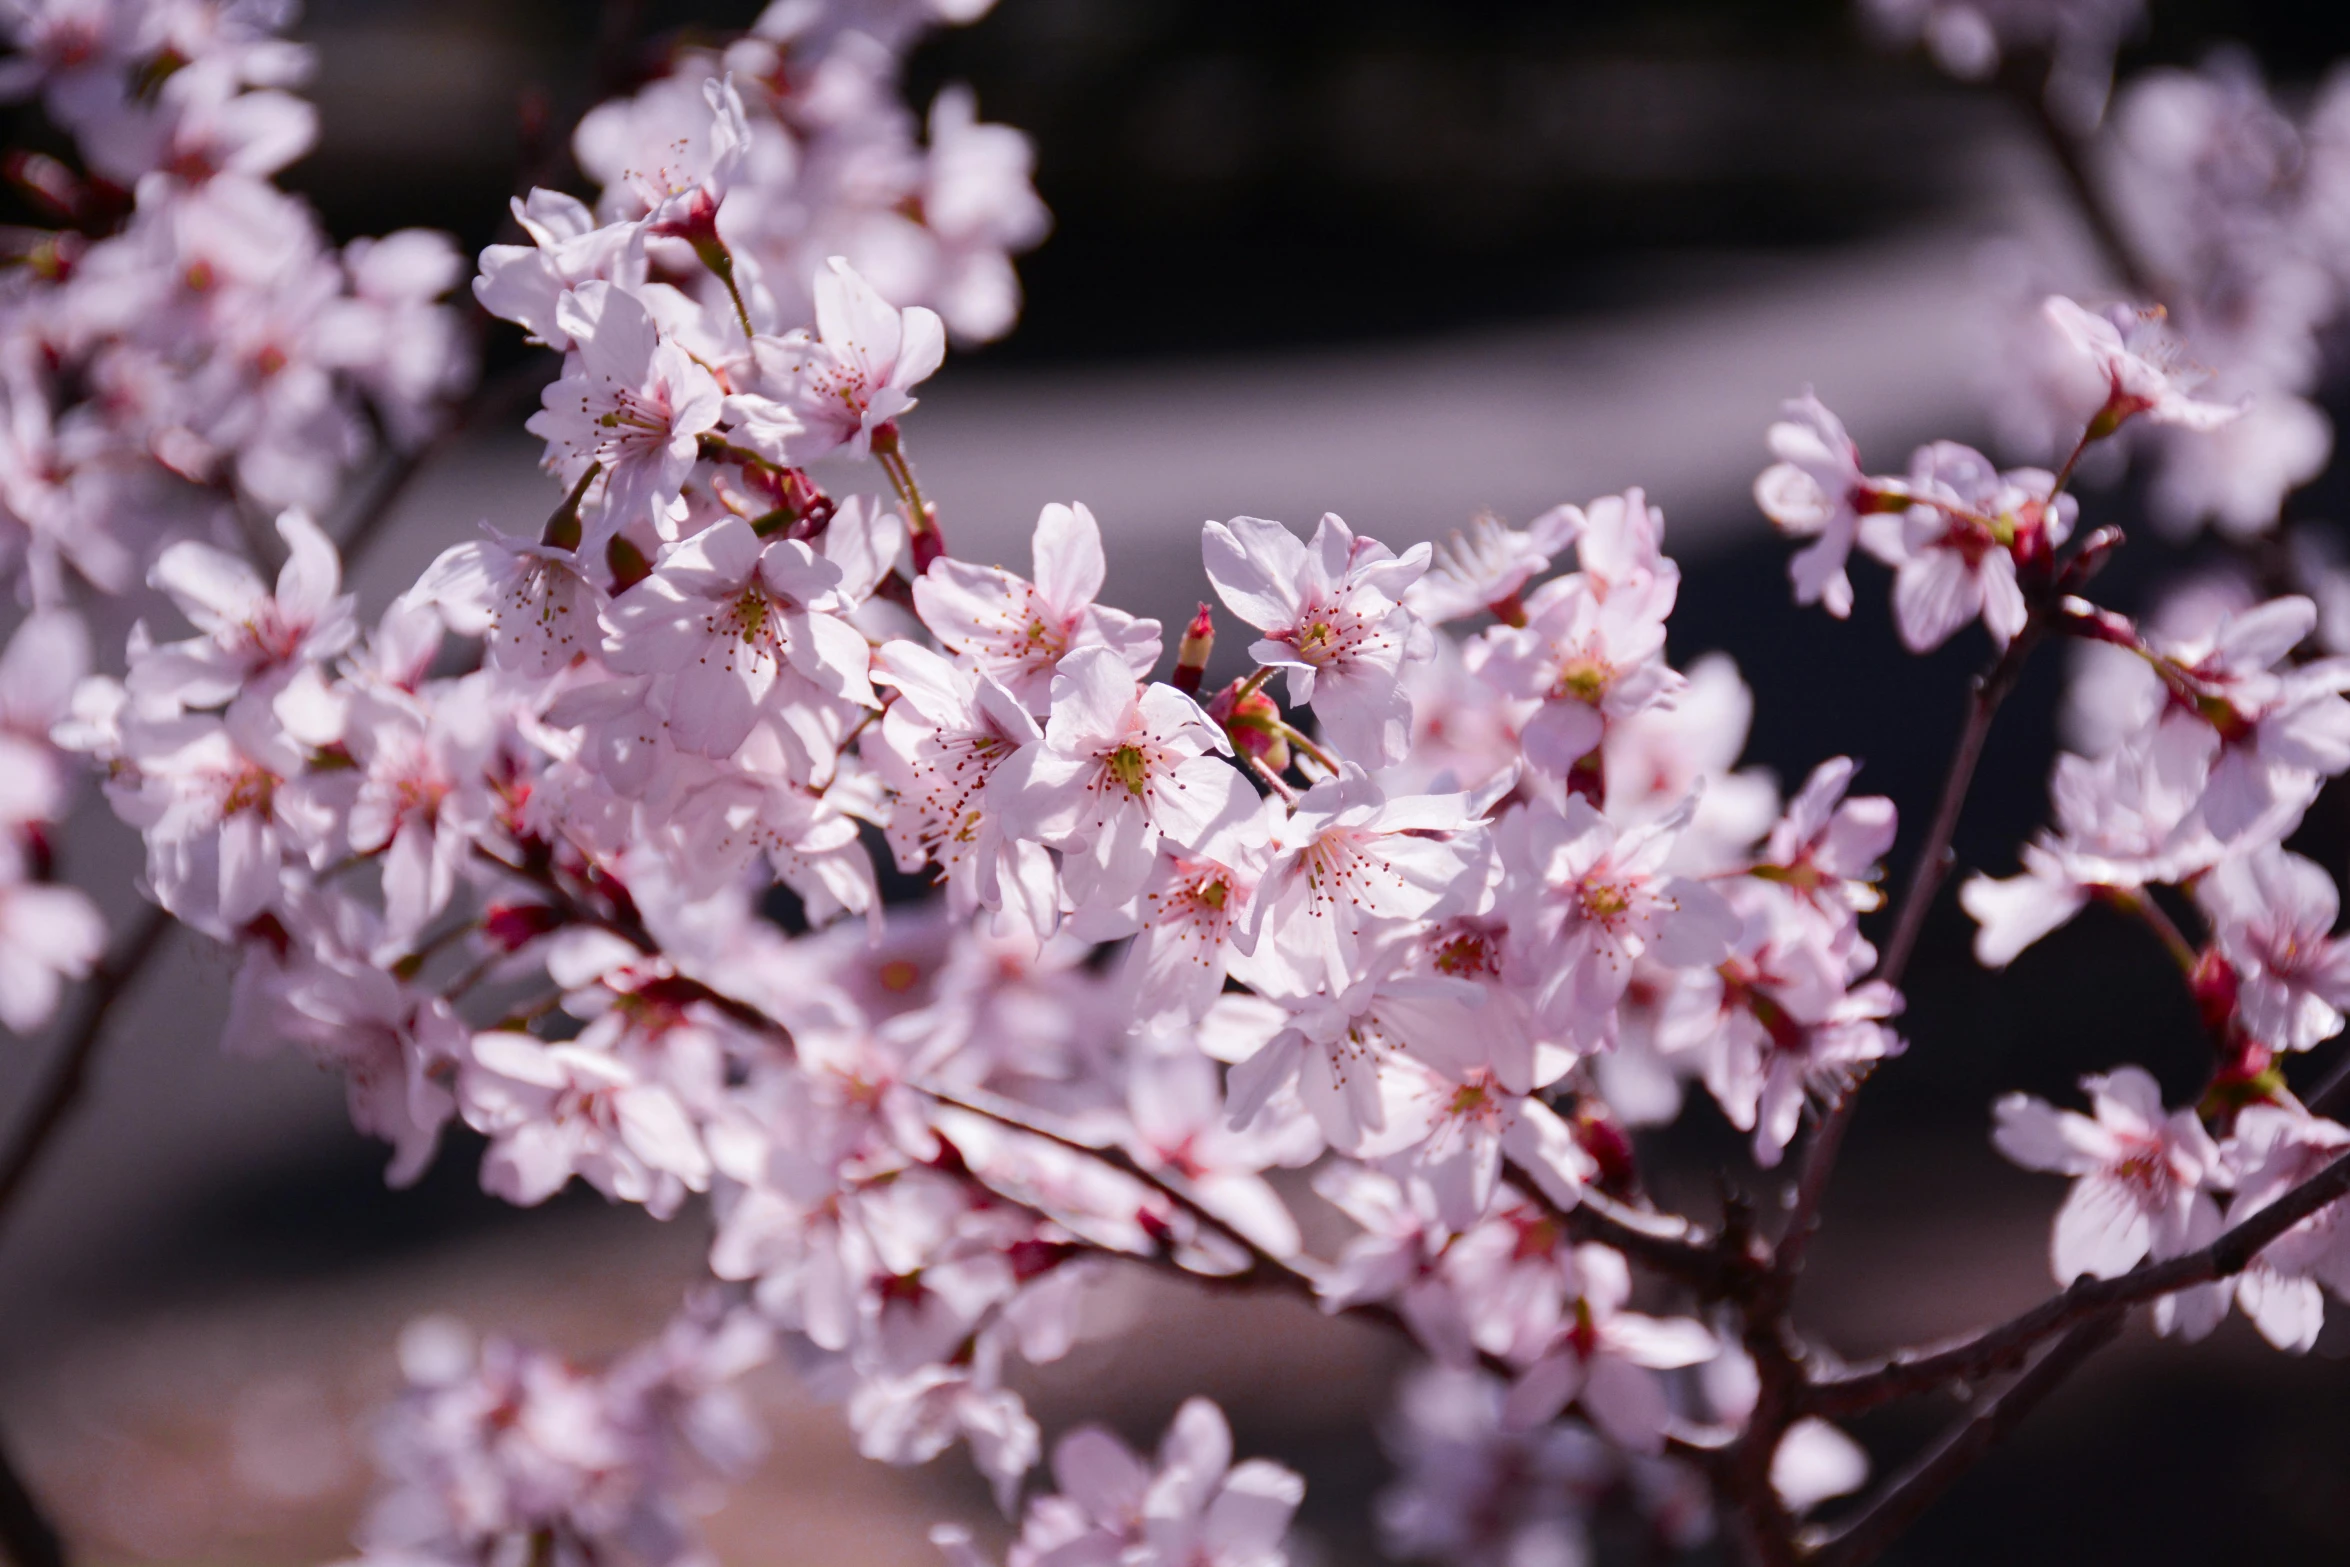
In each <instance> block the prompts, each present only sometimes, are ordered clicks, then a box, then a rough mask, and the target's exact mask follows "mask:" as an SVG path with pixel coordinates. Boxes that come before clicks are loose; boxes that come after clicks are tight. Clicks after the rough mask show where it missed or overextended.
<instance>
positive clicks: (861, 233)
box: [540, 0, 1051, 342]
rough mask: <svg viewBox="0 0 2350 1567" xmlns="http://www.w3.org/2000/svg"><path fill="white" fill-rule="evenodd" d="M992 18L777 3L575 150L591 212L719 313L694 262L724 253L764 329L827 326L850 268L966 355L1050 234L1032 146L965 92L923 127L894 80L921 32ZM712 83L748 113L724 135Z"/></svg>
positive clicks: (863, 0)
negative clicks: (835, 292) (640, 240)
mask: <svg viewBox="0 0 2350 1567" xmlns="http://www.w3.org/2000/svg"><path fill="white" fill-rule="evenodd" d="M987 8H988V4H987V0H980V3H978V4H973V3H971V0H929V3H925V0H857V3H834V4H824V5H812V4H808V3H806V0H774V3H773V4H770V5H769V6H768V7H767V8H766V10H765V11H763V12H762V13H761V14H760V16H759V18H758V20H757V21H755V22H753V23H752V24H751V27H750V28H749V30H748V31H747V32H745V33H744V34H743V35H742V36H741V37H739V38H737V39H735V40H734V41H732V42H731V43H729V44H727V45H726V46H725V47H724V48H723V49H711V48H706V47H695V46H688V47H681V48H679V49H677V50H676V51H674V52H673V54H672V55H671V57H670V58H669V59H668V61H667V62H666V69H665V71H664V72H663V73H662V74H661V75H659V76H657V77H656V78H655V79H654V80H653V81H652V82H651V83H649V84H648V85H647V86H645V87H643V88H642V89H640V90H639V91H637V92H636V93H635V94H633V95H631V96H628V97H623V98H615V99H612V100H610V101H608V102H606V103H603V104H601V105H599V106H597V107H596V108H595V109H594V110H592V111H590V113H589V114H588V115H587V116H586V118H584V119H583V120H581V121H580V124H579V129H578V131H577V132H576V133H575V134H574V136H573V138H572V148H573V152H574V154H575V155H576V156H577V158H578V160H579V164H580V167H581V168H582V169H584V170H586V171H587V173H588V175H589V177H590V178H591V179H593V180H594V181H595V182H596V183H597V184H598V185H600V186H602V187H603V193H602V195H601V197H600V198H599V199H598V200H597V201H596V203H595V204H594V205H595V209H596V214H597V215H598V216H600V217H602V218H604V219H605V220H607V221H609V220H612V219H618V218H650V219H651V220H652V221H651V222H650V223H649V224H648V226H647V228H646V230H645V235H646V239H647V244H646V251H647V255H648V259H649V260H650V262H651V263H652V265H653V266H654V267H656V268H658V269H662V270H665V271H668V272H672V273H676V274H681V275H683V276H685V277H687V278H689V279H692V280H693V281H692V282H691V283H690V284H689V286H690V287H691V288H693V289H694V291H695V292H697V293H698V294H699V295H700V298H701V303H702V304H703V305H704V306H706V307H711V308H712V309H713V310H714V311H715V312H716V313H718V314H723V313H724V310H723V307H724V305H725V299H724V298H723V290H724V289H725V288H726V287H727V286H729V283H728V281H727V280H725V279H722V278H719V277H716V276H713V275H712V274H711V273H709V272H707V271H705V270H704V269H703V268H702V267H701V266H700V265H698V264H697V259H696V258H697V257H698V256H700V255H702V254H704V253H707V252H709V251H710V250H711V246H712V241H713V240H715V241H716V242H717V244H718V245H719V246H721V247H722V249H723V253H724V254H725V255H727V256H729V257H731V258H732V265H733V268H734V269H735V275H734V277H733V278H732V280H731V286H733V287H735V288H738V289H739V290H740V291H741V294H742V298H743V302H744V304H745V305H746V306H747V307H748V308H749V310H750V319H751V321H752V322H754V323H755V324H756V325H757V327H758V328H759V329H760V330H763V331H781V330H784V329H786V328H789V327H795V326H805V325H808V324H809V323H810V322H812V321H813V320H814V318H815V310H816V284H817V282H818V281H819V279H821V278H822V277H823V276H824V274H825V269H826V263H827V262H828V261H829V260H830V258H832V257H834V256H843V257H846V258H847V259H848V261H849V263H850V264H851V265H852V266H853V267H855V269H856V270H857V272H858V273H859V274H860V275H862V276H864V277H866V278H869V279H871V280H872V281H873V283H874V285H875V286H876V287H877V288H879V289H880V291H881V292H882V293H883V294H884V295H885V296H886V297H888V298H889V299H890V300H892V301H894V302H895V303H897V304H899V305H925V306H928V307H930V308H931V309H933V310H936V311H937V312H938V314H939V316H940V317H941V319H942V320H944V322H945V323H946V327H947V330H948V331H949V332H951V333H953V334H954V336H955V338H956V340H957V341H959V342H984V341H986V340H988V339H991V338H997V337H1001V336H1003V335H1004V333H1006V332H1008V331H1010V330H1011V327H1012V323H1013V322H1014V320H1016V319H1017V318H1018V316H1019V313H1020V281H1019V278H1018V276H1017V275H1016V274H1015V273H1014V271H1013V269H1012V260H1011V258H1012V257H1013V256H1014V255H1016V254H1018V253H1019V252H1021V251H1023V250H1026V249H1028V248H1029V247H1030V246H1032V245H1034V244H1035V243H1036V242H1037V241H1038V240H1040V239H1042V238H1043V237H1044V234H1045V230H1046V229H1047V228H1048V227H1049V226H1050V222H1051V219H1050V215H1049V214H1048V213H1047V212H1046V210H1045V207H1044V203H1043V202H1041V201H1039V200H1038V199H1037V196H1036V192H1035V191H1034V190H1033V189H1032V188H1031V187H1030V184H1029V170H1030V166H1031V165H1032V163H1033V162H1034V156H1033V154H1032V153H1031V151H1030V149H1029V145H1028V139H1027V138H1026V137H1025V136H1023V135H1021V133H1020V132H1018V131H1016V130H1013V129H1012V128H1011V127H1009V126H1005V125H989V124H983V123H981V121H980V120H979V117H978V104H977V101H976V100H975V99H974V97H973V96H972V93H971V91H970V89H969V88H967V87H961V86H954V87H949V88H947V89H946V90H945V91H943V92H941V93H940V94H939V95H938V97H937V98H936V99H935V100H934V101H933V102H932V103H931V105H930V110H929V114H928V118H927V120H926V121H925V122H923V123H921V124H920V125H919V126H918V125H917V122H916V120H915V117H914V115H913V113H912V112H911V111H910V110H909V109H908V108H907V107H906V105H905V103H904V101H903V98H902V96H901V94H900V92H899V85H898V68H899V59H900V55H901V54H902V52H903V50H904V49H905V47H906V46H907V44H908V43H910V42H911V41H912V40H913V38H914V36H915V35H916V34H917V32H918V31H919V29H920V28H922V27H923V26H924V25H925V24H927V23H930V22H933V21H950V22H967V21H970V20H973V19H974V18H975V17H976V16H977V15H979V14H980V13H982V12H984V11H985V10H987ZM713 89H717V90H719V91H721V92H723V93H725V94H726V95H727V96H728V98H729V101H730V106H731V107H733V108H738V109H739V110H740V113H739V114H738V115H730V117H729V118H727V119H726V120H724V121H722V122H720V123H718V124H716V125H713V123H712V121H711V118H710V114H709V110H708V108H707V103H708V95H709V94H710V92H711V91H712V90H713ZM918 131H919V133H920V134H919V137H918V135H917V132H918ZM714 162H722V163H724V164H725V165H726V167H727V169H728V175H727V183H728V186H729V190H728V191H727V192H726V194H728V195H729V196H730V199H728V200H726V201H725V202H724V204H723V211H724V216H723V218H721V216H720V210H721V209H720V204H719V202H718V201H717V200H716V199H715V198H716V197H717V195H719V194H720V192H717V191H715V190H711V191H707V192H705V193H703V194H700V195H697V194H694V188H695V187H696V186H697V185H698V184H699V183H700V182H701V180H702V175H703V172H704V170H705V168H706V166H707V165H709V164H711V163H714ZM681 197H682V198H684V199H683V200H682V201H681V200H680V198H681ZM582 217H583V214H580V213H577V212H575V211H573V210H572V209H570V208H569V207H565V208H564V209H563V211H562V213H561V214H560V216H555V215H548V216H544V217H541V218H540V222H542V223H545V224H547V225H548V226H550V227H553V228H556V229H557V230H558V232H560V233H562V234H563V236H564V237H566V238H575V237H577V236H578V235H579V234H581V233H582V232H584V228H583V227H582V226H581V224H580V220H581V218H582ZM542 243H545V241H544V240H543V239H542Z"/></svg>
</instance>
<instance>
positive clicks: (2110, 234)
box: [2009, 81, 2164, 304]
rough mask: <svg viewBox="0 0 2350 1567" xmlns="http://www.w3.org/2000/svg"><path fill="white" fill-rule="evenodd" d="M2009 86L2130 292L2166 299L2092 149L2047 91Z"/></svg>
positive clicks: (2092, 234)
mask: <svg viewBox="0 0 2350 1567" xmlns="http://www.w3.org/2000/svg"><path fill="white" fill-rule="evenodd" d="M2009 87H2010V91H2011V93H2012V95H2013V96H2014V98H2015V99H2016V101H2017V103H2018V105H2019V106H2020V107H2021V108H2022V109H2023V111H2024V113H2025V115H2026V116H2027V117H2028V118H2030V120H2031V122H2032V127H2033V129H2035V130H2037V131H2038V132H2039V133H2040V143H2041V145H2042V146H2044V147H2046V148H2047V149H2048V155H2049V157H2050V158H2051V159H2053V160H2054V161H2055V163H2056V169H2057V172H2058V173H2059V174H2061V175H2063V176H2064V184H2065V190H2066V191H2067V192H2068V193H2069V194H2070V195H2071V196H2072V198H2073V205H2074V206H2075V207H2076V208H2078V209H2079V211H2080V214H2081V220H2082V221H2083V222H2085V223H2087V224H2088V225H2089V235H2090V237H2091V238H2092V239H2094V240H2095V241H2096V242H2097V248H2098V249H2099V250H2100V251H2101V252H2103V253H2104V256H2105V259H2106V261H2107V262H2108V263H2109V264H2110V265H2111V266H2112V267H2113V269H2114V271H2116V272H2118V273H2120V274H2121V278H2122V281H2123V282H2124V283H2126V284H2128V285H2129V288H2130V292H2131V293H2133V294H2136V295H2137V296H2138V297H2139V298H2141V299H2144V300H2146V301H2148V302H2150V303H2154V304H2161V303H2163V302H2164V299H2163V288H2162V284H2161V281H2160V280H2159V279H2157V278H2156V277H2155V276H2154V274H2153V271H2152V270H2151V269H2150V268H2149V267H2148V266H2147V265H2146V262H2145V260H2144V258H2143V257H2141V256H2140V255H2139V254H2138V247H2137V246H2136V245H2134V244H2132V243H2131V242H2130V236H2129V233H2128V231H2127V230H2126V229H2124V228H2123V226H2122V221H2121V215H2120V214H2119V213H2118V212H2116V211H2115V210H2114V206H2113V203H2112V202H2110V201H2108V200H2106V198H2105V192H2104V191H2102V190H2100V189H2099V188H2098V185H2097V179H2096V176H2095V175H2094V174H2093V173H2092V172H2091V171H2090V168H2089V158H2088V149H2087V148H2086V147H2084V146H2083V145H2082V142H2081V139H2080V138H2079V137H2077V136H2075V135H2074V134H2073V133H2072V132H2071V131H2069V130H2066V129H2065V128H2064V126H2063V125H2061V124H2059V123H2058V122H2057V119H2056V116H2055V115H2054V114H2052V113H2050V112H2049V109H2048V95H2047V93H2046V92H2044V91H2042V90H2040V89H2039V88H2036V87H2034V86H2031V85H2029V84H2026V83H2024V82H2021V81H2011V82H2010V84H2009Z"/></svg>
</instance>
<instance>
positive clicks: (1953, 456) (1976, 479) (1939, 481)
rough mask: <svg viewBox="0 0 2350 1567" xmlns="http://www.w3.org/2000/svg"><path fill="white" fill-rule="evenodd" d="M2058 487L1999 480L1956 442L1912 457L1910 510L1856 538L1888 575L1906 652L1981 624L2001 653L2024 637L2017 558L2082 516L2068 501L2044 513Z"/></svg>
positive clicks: (2029, 473) (2028, 473) (2060, 537)
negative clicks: (1889, 570) (2020, 634)
mask: <svg viewBox="0 0 2350 1567" xmlns="http://www.w3.org/2000/svg"><path fill="white" fill-rule="evenodd" d="M2055 483H2056V479H2055V475H2053V474H2048V473H2042V472H2040V471H2038V470H2036V469H2024V470H2019V471H2017V472H2015V473H2011V474H2002V473H2000V472H1999V471H1998V470H1997V469H1996V468H1994V467H1993V466H1992V465H1991V462H1990V459H1988V458H1986V457H1984V456H1983V455H1982V454H1981V453H1980V452H1977V451H1975V450H1973V449H1972V448H1971V447H1965V446H1961V445H1959V444H1958V443H1957V442H1955V441H1936V442H1934V443H1933V444H1932V445H1930V446H1922V447H1920V448H1918V451H1917V455H1916V456H1915V457H1913V458H1912V459H1911V461H1910V473H1909V492H1910V496H1911V504H1910V506H1909V508H1908V510H1906V511H1904V512H1902V513H1901V514H1900V515H1899V516H1898V517H1895V516H1892V515H1889V514H1888V515H1883V516H1878V517H1872V518H1870V519H1868V520H1867V522H1865V523H1863V525H1862V528H1861V536H1862V539H1863V541H1864V542H1865V543H1866V544H1868V546H1869V547H1870V549H1871V551H1872V552H1873V553H1875V554H1876V555H1878V556H1879V557H1880V558H1882V559H1883V560H1885V561H1886V562H1887V563H1888V564H1890V565H1891V566H1892V567H1893V568H1894V575H1893V615H1894V621H1895V623H1896V624H1897V625H1898V626H1899V628H1900V630H1901V640H1902V642H1903V643H1904V644H1905V645H1906V646H1907V647H1908V648H1909V650H1910V651H1911V652H1913V653H1924V652H1928V651H1931V650H1932V649H1934V648H1937V647H1940V646H1941V645H1942V644H1943V643H1944V642H1946V641H1948V640H1949V638H1950V636H1951V634H1952V633H1953V632H1955V631H1957V630H1958V628H1959V627H1961V626H1963V625H1965V624H1966V623H1967V622H1968V621H1970V620H1974V619H1977V618H1980V619H1981V620H1982V622H1983V629H1984V630H1985V631H1987V632H1989V633H1990V635H1991V640H1992V641H1993V642H1994V643H1996V644H1997V645H1999V646H2001V647H2005V646H2006V645H2007V643H2008V641H2009V640H2010V639H2011V638H2013V637H2014V636H2015V634H2016V633H2017V632H2019V631H2021V630H2023V628H2024V621H2025V619H2026V618H2027V616H2028V613H2029V612H2028V610H2027V608H2026V605H2025V603H2024V594H2023V589H2022V588H2021V587H2020V586H2019V585H2018V584H2017V581H2016V551H2017V550H2018V549H2020V548H2026V547H2029V548H2032V549H2036V550H2042V551H2045V550H2046V549H2049V548H2052V547H2053V546H2055V545H2058V544H2061V543H2063V542H2064V539H2065V536H2066V535H2067V534H2068V533H2069V532H2070V531H2071V525H2072V518H2073V515H2074V512H2075V510H2076V509H2077V506H2078V503H2077V502H2075V501H2074V500H2073V498H2072V497H2071V496H2069V495H2067V496H2060V497H2058V499H2057V500H2056V501H2055V502H2054V503H2053V504H2050V503H2049V502H2048V499H2047V497H2048V493H2049V491H2050V490H2052V489H2053V488H2054V487H2055Z"/></svg>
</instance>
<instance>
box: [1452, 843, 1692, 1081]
mask: <svg viewBox="0 0 2350 1567" xmlns="http://www.w3.org/2000/svg"><path fill="white" fill-rule="evenodd" d="M1685 820H1686V812H1685V811H1684V812H1681V813H1676V815H1675V816H1673V817H1668V818H1666V819H1665V820H1664V821H1661V822H1657V823H1653V824H1651V825H1649V826H1645V827H1636V828H1633V829H1631V830H1630V831H1623V830H1620V829H1618V828H1617V827H1616V826H1615V825H1614V824H1613V823H1611V822H1609V821H1608V820H1607V819H1606V818H1604V817H1603V816H1601V815H1600V814H1599V812H1598V811H1596V810H1594V809H1593V808H1592V806H1591V804H1590V802H1588V801H1586V800H1584V799H1582V798H1580V797H1573V798H1570V799H1569V800H1568V801H1567V805H1566V810H1565V811H1564V812H1560V811H1558V810H1554V809H1552V808H1551V807H1549V806H1546V805H1545V806H1535V807H1531V808H1527V807H1521V808H1519V809H1518V810H1515V811H1513V812H1512V813H1511V815H1510V816H1509V817H1507V818H1505V819H1504V820H1503V822H1502V824H1501V826H1500V827H1499V828H1498V829H1497V830H1496V832H1495V840H1496V848H1497V850H1498V852H1499V853H1500V854H1501V856H1502V857H1503V860H1504V863H1509V864H1517V865H1520V866H1523V867H1524V868H1525V872H1526V874H1525V875H1524V877H1523V878H1522V880H1521V881H1520V882H1519V883H1518V885H1517V886H1516V888H1514V889H1513V890H1512V891H1511V892H1510V893H1509V900H1510V901H1509V904H1508V911H1509V918H1510V938H1511V942H1512V944H1513V946H1514V948H1515V950H1516V951H1517V953H1518V954H1519V955H1520V956H1521V957H1522V958H1523V959H1524V960H1525V961H1526V962H1528V963H1530V964H1533V965H1535V969H1534V971H1535V972H1538V973H1540V975H1541V976H1542V977H1541V979H1540V980H1539V981H1538V988H1537V992H1536V1003H1537V1006H1538V1007H1539V1009H1540V1011H1541V1014H1542V1016H1543V1019H1544V1021H1546V1022H1548V1023H1550V1024H1552V1025H1553V1026H1555V1027H1559V1028H1563V1029H1566V1030H1567V1031H1568V1032H1569V1033H1570V1034H1572V1035H1574V1036H1575V1037H1577V1038H1579V1039H1588V1040H1591V1041H1593V1042H1597V1041H1598V1040H1601V1039H1604V1038H1605V1037H1606V1036H1607V1033H1608V1031H1609V1028H1610V1019H1611V1018H1612V1016H1613V1013H1614V1009H1615V1006H1616V1003H1617V1002H1618V1001H1620V1000H1621V999H1622V998H1623V995H1624V992H1625V989H1626V987H1628V986H1629V985H1630V984H1631V982H1632V966H1633V964H1634V962H1635V961H1636V960H1638V959H1641V958H1643V957H1648V958H1650V959H1652V960H1653V961H1657V962H1661V963H1663V964H1665V965H1666V966H1668V967H1676V968H1696V967H1708V966H1711V965H1712V964H1714V963H1716V962H1719V961H1720V960H1721V959H1722V957H1724V956H1725V955H1726V954H1727V952H1728V950H1729V944H1730V939H1731V937H1732V936H1733V935H1734V934H1735V932H1736V929H1737V921H1736V918H1735V917H1734V916H1733V915H1732V913H1731V911H1730V907H1729V905H1728V904H1727V903H1725V902H1724V901H1723V899H1722V895H1721V894H1720V893H1718V892H1716V891H1714V890H1713V889H1712V888H1711V887H1708V886H1706V885H1705V884H1704V883H1702V882H1697V881H1692V880H1689V879H1688V878H1686V877H1679V876H1671V875H1667V874H1665V873H1664V871H1663V866H1664V862H1665V859H1666V857H1667V855H1669V854H1670V852H1671V850H1672V847H1673V837H1674V834H1675V833H1677V832H1678V831H1679V830H1680V828H1681V826H1682V824H1683V822H1684V821H1685Z"/></svg>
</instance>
